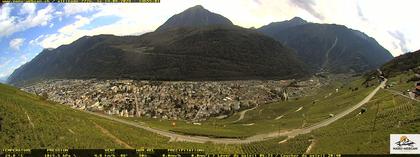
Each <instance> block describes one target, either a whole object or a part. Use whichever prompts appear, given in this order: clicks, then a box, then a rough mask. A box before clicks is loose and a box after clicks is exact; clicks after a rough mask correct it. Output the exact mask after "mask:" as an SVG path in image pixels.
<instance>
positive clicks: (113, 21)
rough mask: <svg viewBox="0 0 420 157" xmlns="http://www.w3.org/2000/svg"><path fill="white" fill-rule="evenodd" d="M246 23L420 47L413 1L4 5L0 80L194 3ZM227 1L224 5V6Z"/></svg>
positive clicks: (399, 48) (153, 23) (150, 26)
mask: <svg viewBox="0 0 420 157" xmlns="http://www.w3.org/2000/svg"><path fill="white" fill-rule="evenodd" d="M198 4H200V5H203V6H204V7H205V8H206V9H208V10H210V11H212V12H216V13H219V14H221V15H223V16H225V17H227V18H229V19H230V20H231V21H232V22H233V23H234V24H236V25H239V26H242V27H246V28H249V27H256V28H258V27H261V26H263V25H266V24H269V23H271V22H277V21H284V20H288V19H291V18H293V17H295V16H299V17H302V18H303V19H305V20H307V21H310V22H316V23H335V24H341V25H346V26H347V27H349V28H352V29H356V30H360V31H362V32H364V33H366V34H367V35H369V36H371V37H373V38H375V39H376V40H377V41H378V42H379V43H380V44H381V45H382V46H384V47H385V48H386V49H388V50H389V51H390V52H391V53H392V54H393V55H394V56H397V55H400V54H402V53H405V52H407V51H415V50H418V49H420V45H419V43H420V38H419V36H420V29H418V28H420V21H419V20H417V19H418V17H416V15H418V13H417V12H416V10H417V8H416V7H418V6H420V2H419V1H413V0H387V1H382V0H337V1H325V0H276V1H272V0H230V1H225V0H195V1H191V0H162V1H161V3H159V4H74V3H73V4H57V3H53V4H46V3H43V4H34V3H25V4H4V5H3V6H2V7H1V8H0V79H2V78H5V77H7V76H9V75H10V74H11V73H12V72H13V71H14V70H15V69H16V68H18V67H19V66H21V65H22V64H24V63H26V62H28V61H30V60H31V59H32V58H34V57H35V56H36V55H37V54H38V53H39V52H41V51H42V49H44V48H56V47H58V46H60V45H63V44H69V43H71V42H73V41H74V40H76V39H78V38H80V37H82V36H85V35H89V36H92V35H98V34H114V35H140V34H143V33H145V32H150V31H153V30H154V29H156V28H157V27H158V26H159V25H161V24H163V23H164V22H165V21H166V20H167V19H168V18H169V17H171V16H172V15H174V14H177V13H179V12H181V11H183V10H185V9H187V8H189V7H192V6H194V5H198ZM221 4H223V5H221Z"/></svg>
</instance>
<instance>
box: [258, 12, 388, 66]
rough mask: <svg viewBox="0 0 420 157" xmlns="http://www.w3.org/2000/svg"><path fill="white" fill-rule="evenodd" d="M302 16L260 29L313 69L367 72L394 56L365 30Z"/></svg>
mask: <svg viewBox="0 0 420 157" xmlns="http://www.w3.org/2000/svg"><path fill="white" fill-rule="evenodd" d="M299 19H300V18H293V19H292V20H287V21H283V22H276V23H271V24H269V25H266V26H262V27H260V28H259V29H258V31H260V32H262V33H263V34H265V35H267V36H270V37H272V38H274V39H276V40H277V41H279V42H281V43H283V44H284V45H286V46H288V47H290V48H292V49H294V50H295V51H296V52H297V54H298V57H299V58H300V59H301V60H303V61H304V62H305V63H307V64H308V65H309V66H310V67H311V71H313V72H332V73H349V72H350V73H354V72H356V73H359V72H365V71H369V70H372V69H375V68H377V67H379V66H381V65H382V64H384V63H386V62H387V61H389V60H391V59H392V58H393V56H392V55H391V54H390V53H389V52H388V50H386V49H385V48H383V47H382V46H381V45H380V44H379V43H378V42H377V41H376V40H375V39H373V38H371V37H369V36H367V35H366V34H365V33H363V32H360V31H357V30H353V29H350V28H347V27H346V26H343V25H337V24H317V23H308V22H304V20H303V21H302V20H299Z"/></svg>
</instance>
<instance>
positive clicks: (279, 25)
mask: <svg viewBox="0 0 420 157" xmlns="http://www.w3.org/2000/svg"><path fill="white" fill-rule="evenodd" d="M307 23H308V22H307V21H305V20H303V19H302V18H300V17H294V18H293V19H291V20H287V21H282V22H272V23H270V24H268V25H265V26H262V27H260V28H258V30H259V31H260V32H263V33H264V34H267V35H269V36H271V37H275V35H277V34H279V33H281V31H283V30H284V29H287V28H290V27H295V26H299V25H303V24H307Z"/></svg>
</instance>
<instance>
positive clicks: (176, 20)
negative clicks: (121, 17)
mask: <svg viewBox="0 0 420 157" xmlns="http://www.w3.org/2000/svg"><path fill="white" fill-rule="evenodd" d="M215 25H217V26H232V25H233V23H232V22H231V21H230V20H229V19H227V18H225V17H223V16H222V15H219V14H216V13H213V12H210V11H208V10H207V9H205V8H204V7H203V6H201V5H197V6H194V7H191V8H189V9H187V10H185V11H183V12H181V13H179V14H176V15H174V16H172V17H171V18H169V19H168V20H167V21H166V22H165V23H164V24H163V25H161V26H159V27H158V28H157V29H156V31H162V30H168V29H174V28H180V27H203V26H215Z"/></svg>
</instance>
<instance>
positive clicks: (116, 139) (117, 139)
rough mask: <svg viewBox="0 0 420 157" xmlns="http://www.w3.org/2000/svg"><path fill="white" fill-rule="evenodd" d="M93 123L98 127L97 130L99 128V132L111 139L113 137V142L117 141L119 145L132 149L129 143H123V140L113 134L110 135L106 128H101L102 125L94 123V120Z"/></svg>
mask: <svg viewBox="0 0 420 157" xmlns="http://www.w3.org/2000/svg"><path fill="white" fill-rule="evenodd" d="M92 123H93V124H95V127H96V128H98V129H99V130H101V132H102V133H103V134H105V135H106V136H108V137H110V138H111V139H113V140H114V141H115V142H117V143H118V144H119V145H122V146H124V147H125V148H129V149H134V148H133V147H131V146H130V145H128V144H127V143H125V142H124V141H122V140H120V139H119V138H118V137H115V136H114V135H112V134H111V133H110V132H109V131H108V130H106V129H105V128H103V127H102V126H100V125H98V124H96V123H95V122H92Z"/></svg>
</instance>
